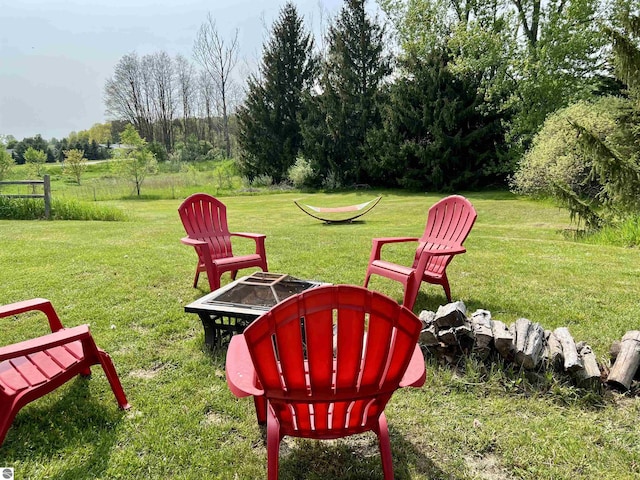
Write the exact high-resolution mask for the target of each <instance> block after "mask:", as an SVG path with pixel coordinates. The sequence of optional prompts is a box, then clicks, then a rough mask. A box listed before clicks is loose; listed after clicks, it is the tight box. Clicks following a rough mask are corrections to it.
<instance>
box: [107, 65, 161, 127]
mask: <svg viewBox="0 0 640 480" xmlns="http://www.w3.org/2000/svg"><path fill="white" fill-rule="evenodd" d="M143 70H144V68H143V62H141V61H140V59H139V58H138V56H137V54H136V53H129V54H127V55H125V56H123V57H122V58H121V59H120V61H119V62H118V64H117V65H116V68H115V72H114V74H113V77H112V78H110V79H109V80H107V82H106V84H105V88H104V102H105V106H106V111H107V115H109V116H111V117H112V118H114V119H117V120H124V121H127V122H130V123H131V124H132V125H133V126H134V127H135V128H136V130H137V131H138V132H140V135H142V136H143V137H144V138H151V137H152V131H151V128H152V121H153V119H152V117H151V110H150V108H149V102H148V95H147V94H148V90H147V84H146V82H145V75H144V72H143Z"/></svg>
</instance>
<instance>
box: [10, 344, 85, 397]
mask: <svg viewBox="0 0 640 480" xmlns="http://www.w3.org/2000/svg"><path fill="white" fill-rule="evenodd" d="M83 358H84V354H83V352H82V344H81V343H80V341H75V342H73V343H69V344H67V345H61V346H58V347H53V348H50V349H47V350H43V351H41V352H35V353H32V354H30V355H25V356H22V357H16V358H12V359H11V360H5V361H4V362H0V389H2V391H4V392H5V393H7V394H10V395H14V394H16V393H18V392H20V391H22V390H26V389H28V388H36V387H38V386H40V385H42V384H44V383H46V382H48V381H50V380H51V379H53V378H55V377H57V376H59V375H61V374H63V373H65V372H67V371H68V370H69V369H70V368H71V367H73V366H74V365H77V364H78V363H80V362H81V361H82V360H83Z"/></svg>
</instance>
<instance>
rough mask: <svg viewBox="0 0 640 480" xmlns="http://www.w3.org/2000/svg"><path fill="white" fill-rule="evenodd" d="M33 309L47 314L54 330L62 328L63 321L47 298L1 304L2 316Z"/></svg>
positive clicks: (0, 314)
mask: <svg viewBox="0 0 640 480" xmlns="http://www.w3.org/2000/svg"><path fill="white" fill-rule="evenodd" d="M32 311H40V312H42V313H44V314H45V315H46V316H47V320H49V326H50V327H51V331H52V332H57V331H59V330H62V328H63V326H62V322H61V321H60V318H58V314H57V313H56V311H55V310H54V309H53V305H52V304H51V302H50V301H49V300H47V299H46V298H32V299H31V300H24V301H22V302H16V303H10V304H8V305H0V318H3V317H8V316H10V315H19V314H21V313H25V312H32Z"/></svg>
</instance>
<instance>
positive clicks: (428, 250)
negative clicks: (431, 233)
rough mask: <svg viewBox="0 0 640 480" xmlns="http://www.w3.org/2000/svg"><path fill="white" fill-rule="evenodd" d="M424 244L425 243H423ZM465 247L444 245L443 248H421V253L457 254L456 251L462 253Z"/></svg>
mask: <svg viewBox="0 0 640 480" xmlns="http://www.w3.org/2000/svg"><path fill="white" fill-rule="evenodd" d="M425 244H426V243H425ZM466 251H467V249H466V248H464V247H463V246H462V245H460V246H458V247H444V248H423V249H422V253H426V254H429V255H433V256H435V255H457V254H458V253H464V252H466Z"/></svg>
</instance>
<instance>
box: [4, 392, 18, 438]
mask: <svg viewBox="0 0 640 480" xmlns="http://www.w3.org/2000/svg"><path fill="white" fill-rule="evenodd" d="M5 408H6V410H5ZM1 410H2V414H1V415H2V416H1V418H0V445H2V444H3V443H4V439H5V437H6V436H7V432H8V431H9V429H10V428H11V424H12V423H13V419H14V418H15V416H16V413H18V409H16V407H15V404H13V405H6V402H2V409H1Z"/></svg>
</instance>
